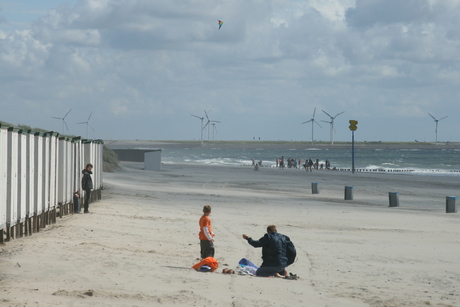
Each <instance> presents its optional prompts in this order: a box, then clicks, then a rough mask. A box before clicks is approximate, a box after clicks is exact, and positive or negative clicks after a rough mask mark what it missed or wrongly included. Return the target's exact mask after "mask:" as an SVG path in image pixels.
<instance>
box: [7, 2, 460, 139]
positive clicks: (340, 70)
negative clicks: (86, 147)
mask: <svg viewBox="0 0 460 307" xmlns="http://www.w3.org/2000/svg"><path fill="white" fill-rule="evenodd" d="M458 9H459V1H435V0H430V1H428V0H426V1H413V0H407V1H394V0H388V1H383V0H374V1H360V0H357V1H354V0H343V1H335V0H327V1H319V0H309V1H292V0H244V1H243V0H235V1H220V0H216V1H212V2H210V1H207V0H206V1H205V0H158V1H150V0H129V1H128V0H104V1H100V0H98V1H96V0H81V1H78V2H77V3H76V4H75V5H74V6H61V7H57V8H55V9H52V10H50V11H48V12H47V14H46V15H44V16H42V17H41V18H40V19H39V20H37V21H36V22H34V24H33V26H32V27H31V28H30V29H28V30H23V31H17V30H16V31H12V32H9V33H5V32H0V78H1V81H2V85H1V88H0V100H1V101H8V108H7V112H5V113H4V114H5V116H9V117H13V118H14V117H17V118H18V119H17V121H21V122H24V120H25V119H27V120H31V121H33V122H34V123H32V124H31V125H36V126H46V125H49V124H48V119H49V116H50V115H51V114H53V115H55V114H54V113H55V112H57V113H59V112H61V113H62V112H64V113H65V112H66V111H67V110H68V109H69V108H71V107H72V108H74V110H75V111H73V112H72V116H75V117H78V119H76V120H75V122H77V121H82V120H83V119H85V118H87V116H88V114H89V113H90V112H91V111H94V112H95V117H94V120H95V121H96V120H98V121H100V122H94V125H97V126H98V129H97V131H98V133H100V134H101V136H100V137H106V136H109V135H116V134H117V133H119V134H120V137H128V135H131V134H130V133H129V132H127V131H126V130H125V128H123V127H133V129H134V128H135V129H136V131H137V133H140V134H142V136H141V135H138V136H136V138H160V139H161V138H177V139H192V138H195V137H196V135H195V134H196V132H195V130H193V129H188V128H185V129H176V128H177V127H181V126H187V125H189V124H190V125H194V123H195V122H194V118H192V117H191V116H190V114H191V113H194V114H195V113H198V112H201V113H202V112H203V111H202V110H205V109H206V110H209V109H212V110H213V111H212V114H213V116H216V118H217V117H222V120H223V123H222V125H221V127H219V128H220V129H219V132H220V136H221V137H224V138H228V139H241V138H244V137H246V135H245V133H244V131H256V130H257V131H262V132H263V131H267V134H268V135H269V137H267V136H263V135H262V137H263V138H264V139H267V138H272V139H282V138H283V137H284V136H286V135H288V136H289V139H303V138H304V133H303V132H302V129H304V128H305V127H304V126H301V124H300V123H301V122H303V121H305V120H307V119H309V118H310V117H311V114H312V112H313V109H314V108H315V107H317V109H318V110H320V109H325V110H326V111H328V112H330V113H331V114H332V113H338V112H341V111H344V110H346V111H347V113H346V114H347V116H350V117H362V118H366V119H367V122H369V123H370V124H372V123H373V122H378V120H375V119H370V118H373V117H375V116H376V115H378V117H379V119H381V121H382V122H383V121H385V118H395V116H394V115H395V114H396V115H397V116H396V117H398V118H401V119H405V120H409V119H410V120H417V119H419V118H420V117H423V116H424V112H425V111H424V110H427V109H430V108H437V109H439V110H440V111H444V110H446V111H447V110H450V109H451V107H452V106H453V105H455V106H458V103H457V102H456V101H458V98H459V97H458V94H457V88H458V86H459V81H460V79H459V78H460V74H459V71H460V69H459V68H460V67H459V63H460V61H459V54H458V49H459V47H460V46H459V44H460V30H458V29H460V24H459V21H458V18H457V15H458V14H457V13H458ZM218 19H220V20H223V21H224V25H223V27H222V28H221V29H220V30H218V25H217V20H218ZM3 107H4V105H2V109H3ZM26 107H27V108H32V109H35V110H37V109H39V110H41V112H42V113H43V114H44V115H43V116H37V113H36V112H32V114H26V113H24V112H23V113H18V110H21V108H26ZM16 114H23V115H22V116H21V117H20V118H19V117H18V115H16ZM459 115H460V114H459ZM318 116H320V115H318ZM341 120H343V121H344V122H346V118H345V117H343V118H342V119H341ZM120 121H122V123H123V125H117V124H116V123H119V122H120ZM13 122H14V120H13ZM364 122H366V120H365V121H364ZM69 123H70V121H69ZM337 124H338V126H337V127H339V125H340V121H339V122H337ZM446 124H447V123H446ZM225 125H228V128H227V129H228V130H227V131H226V128H225ZM143 126H146V127H149V129H148V130H146V129H143V128H142V127H143ZM387 126H388V129H391V125H387ZM187 127H188V126H187ZM193 127H194V126H193ZM422 127H423V126H422ZM80 128H81V127H78V129H80ZM50 129H51V128H50ZM75 129H77V128H75ZM420 129H421V128H420ZM420 129H414V131H415V132H417V130H420ZM323 130H324V129H323ZM326 130H327V129H326ZM268 131H270V132H268ZM318 133H321V132H318ZM340 133H342V132H339V135H338V139H340V136H341V135H340ZM361 133H364V132H361ZM366 133H368V134H369V136H372V135H373V134H377V135H382V136H385V135H387V134H388V133H389V132H387V133H384V132H382V129H380V128H378V129H372V128H370V129H367V132H366ZM345 136H346V134H345V132H343V134H342V137H345ZM382 136H381V137H379V138H380V139H384V137H382ZM324 138H325V139H327V138H328V133H327V131H325V132H324ZM376 138H377V137H376ZM419 138H421V137H419ZM369 139H371V137H369Z"/></svg>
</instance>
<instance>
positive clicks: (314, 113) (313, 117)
mask: <svg viewBox="0 0 460 307" xmlns="http://www.w3.org/2000/svg"><path fill="white" fill-rule="evenodd" d="M315 113H316V107H315V110H314V111H313V119H314V118H315Z"/></svg>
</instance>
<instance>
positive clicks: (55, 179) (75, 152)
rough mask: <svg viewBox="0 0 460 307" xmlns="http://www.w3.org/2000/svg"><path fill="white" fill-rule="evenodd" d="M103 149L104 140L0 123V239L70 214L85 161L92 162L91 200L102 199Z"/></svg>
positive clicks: (5, 238)
mask: <svg viewBox="0 0 460 307" xmlns="http://www.w3.org/2000/svg"><path fill="white" fill-rule="evenodd" d="M102 152H103V141H102V140H86V139H82V138H81V137H72V138H71V137H65V136H60V135H59V133H57V132H35V131H33V130H21V129H19V128H16V127H8V126H4V125H0V243H3V242H4V241H9V240H11V239H14V238H18V237H22V236H29V235H32V234H33V233H34V232H38V231H40V229H41V228H44V227H46V225H49V224H54V223H56V220H57V217H62V216H63V215H66V214H72V213H73V212H74V208H73V203H74V201H73V195H74V192H75V191H80V192H81V190H82V189H81V177H82V173H81V171H82V170H83V169H84V168H85V165H86V164H87V163H92V164H93V166H94V169H93V175H92V179H93V185H94V188H93V191H92V193H91V201H97V200H100V199H101V196H102V195H101V191H102V189H103V184H102V167H103V158H102ZM83 196H84V195H83V194H81V197H82V198H81V199H83Z"/></svg>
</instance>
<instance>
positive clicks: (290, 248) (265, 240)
mask: <svg viewBox="0 0 460 307" xmlns="http://www.w3.org/2000/svg"><path fill="white" fill-rule="evenodd" d="M243 239H245V240H247V241H248V243H249V244H250V245H252V246H253V247H262V259H263V262H262V265H261V266H260V268H259V269H258V270H257V271H256V276H262V277H268V276H276V277H281V278H286V277H292V276H294V275H289V274H288V273H287V271H286V267H287V266H288V265H290V264H292V263H293V262H294V260H295V257H296V251H295V247H294V244H293V243H292V242H291V240H290V239H289V237H288V236H285V235H283V234H280V233H278V231H277V230H276V226H275V225H269V226H268V227H267V233H266V234H265V235H264V236H263V237H262V238H260V239H259V240H257V241H256V240H253V239H252V238H251V237H249V236H247V235H245V234H243Z"/></svg>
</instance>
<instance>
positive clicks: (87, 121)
mask: <svg viewBox="0 0 460 307" xmlns="http://www.w3.org/2000/svg"><path fill="white" fill-rule="evenodd" d="M91 115H93V112H91V113H90V114H89V116H88V119H87V120H86V122H79V123H77V124H78V125H81V124H86V138H88V126H89V127H91V130H93V131H94V129H93V126H91V124H90V123H89V119H90V118H91ZM94 132H95V131H94Z"/></svg>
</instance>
